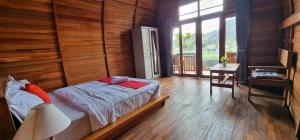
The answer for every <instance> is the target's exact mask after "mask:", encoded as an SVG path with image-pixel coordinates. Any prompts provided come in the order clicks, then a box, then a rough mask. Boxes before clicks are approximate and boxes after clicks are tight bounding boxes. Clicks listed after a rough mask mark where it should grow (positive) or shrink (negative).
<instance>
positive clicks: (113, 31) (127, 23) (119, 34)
mask: <svg viewBox="0 0 300 140" xmlns="http://www.w3.org/2000/svg"><path fill="white" fill-rule="evenodd" d="M134 11H135V6H134V5H124V4H122V3H121V2H116V1H112V0H111V1H105V2H104V29H105V30H104V33H105V35H104V36H105V44H106V49H107V58H108V69H109V71H110V74H111V75H129V76H133V75H135V72H134V62H133V52H132V38H131V29H132V26H133V15H134Z"/></svg>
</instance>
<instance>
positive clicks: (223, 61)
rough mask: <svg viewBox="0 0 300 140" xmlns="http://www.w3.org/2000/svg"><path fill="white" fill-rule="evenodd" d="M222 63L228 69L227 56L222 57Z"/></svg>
mask: <svg viewBox="0 0 300 140" xmlns="http://www.w3.org/2000/svg"><path fill="white" fill-rule="evenodd" d="M220 61H221V63H222V64H223V67H226V64H227V62H228V59H227V58H226V57H225V56H222V57H221V59H220Z"/></svg>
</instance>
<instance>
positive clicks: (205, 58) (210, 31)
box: [201, 18, 220, 75]
mask: <svg viewBox="0 0 300 140" xmlns="http://www.w3.org/2000/svg"><path fill="white" fill-rule="evenodd" d="M201 28H202V29H201V32H202V33H201V36H202V38H201V40H202V41H201V42H202V44H201V46H202V47H201V50H202V51H201V52H202V55H201V56H202V69H201V70H202V75H209V68H210V67H212V66H214V65H216V64H218V63H219V58H220V56H219V53H220V52H219V51H220V43H219V42H220V18H213V19H207V20H203V21H202V22H201Z"/></svg>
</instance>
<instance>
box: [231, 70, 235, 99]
mask: <svg viewBox="0 0 300 140" xmlns="http://www.w3.org/2000/svg"><path fill="white" fill-rule="evenodd" d="M234 80H235V76H234V75H233V77H232V98H234Z"/></svg>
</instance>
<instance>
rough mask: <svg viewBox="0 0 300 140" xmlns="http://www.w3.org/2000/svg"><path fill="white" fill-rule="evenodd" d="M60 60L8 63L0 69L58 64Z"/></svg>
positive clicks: (3, 64) (1, 65)
mask: <svg viewBox="0 0 300 140" xmlns="http://www.w3.org/2000/svg"><path fill="white" fill-rule="evenodd" d="M60 62H61V59H56V58H55V59H44V60H31V61H20V62H9V63H2V64H0V68H1V69H3V68H9V67H22V66H30V65H38V64H48V63H60Z"/></svg>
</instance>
